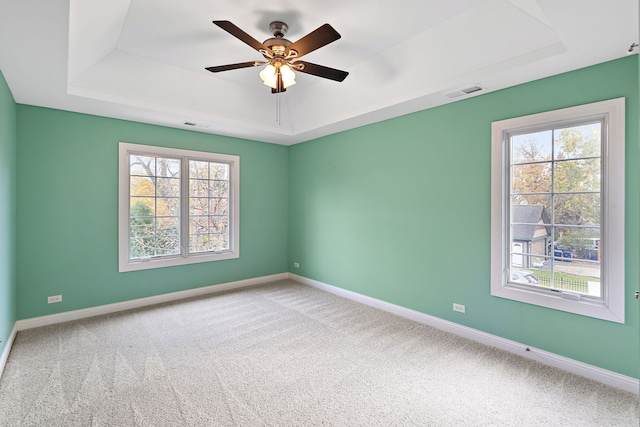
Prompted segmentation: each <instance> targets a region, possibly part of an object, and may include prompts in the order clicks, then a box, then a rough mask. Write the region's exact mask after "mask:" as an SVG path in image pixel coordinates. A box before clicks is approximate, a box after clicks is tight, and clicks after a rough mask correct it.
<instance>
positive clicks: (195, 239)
mask: <svg viewBox="0 0 640 427" xmlns="http://www.w3.org/2000/svg"><path fill="white" fill-rule="evenodd" d="M208 250H209V235H208V234H197V235H191V236H190V237H189V252H190V253H194V252H206V251H208Z"/></svg>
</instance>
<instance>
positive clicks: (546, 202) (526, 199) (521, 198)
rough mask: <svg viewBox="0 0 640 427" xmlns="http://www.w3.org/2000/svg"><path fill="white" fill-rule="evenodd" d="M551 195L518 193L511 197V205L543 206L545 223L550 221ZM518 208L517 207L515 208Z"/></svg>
mask: <svg viewBox="0 0 640 427" xmlns="http://www.w3.org/2000/svg"><path fill="white" fill-rule="evenodd" d="M551 203H552V197H551V195H549V194H518V195H515V196H513V197H511V206H512V208H511V209H512V210H513V206H520V205H532V206H533V205H541V206H543V207H544V209H545V212H544V215H545V217H546V219H545V223H551V212H552V209H551V207H552V204H551ZM516 209H519V208H516ZM541 215H542V213H541Z"/></svg>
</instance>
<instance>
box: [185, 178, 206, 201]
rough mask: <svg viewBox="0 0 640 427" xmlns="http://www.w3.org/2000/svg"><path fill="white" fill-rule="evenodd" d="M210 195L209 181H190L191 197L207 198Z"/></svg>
mask: <svg viewBox="0 0 640 427" xmlns="http://www.w3.org/2000/svg"><path fill="white" fill-rule="evenodd" d="M208 195H209V181H204V180H200V179H190V180H189V196H191V197H207V196H208Z"/></svg>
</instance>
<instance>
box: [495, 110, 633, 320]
mask: <svg viewBox="0 0 640 427" xmlns="http://www.w3.org/2000/svg"><path fill="white" fill-rule="evenodd" d="M583 119H584V120H589V119H603V120H604V124H605V125H604V128H603V129H604V131H603V134H604V133H605V132H606V136H605V138H606V139H605V146H604V147H603V150H602V153H601V161H602V171H603V173H602V184H603V185H602V205H603V208H602V209H603V211H602V220H601V230H602V242H603V253H602V255H603V256H602V259H603V262H602V264H601V265H602V270H601V277H602V280H603V284H604V286H603V299H602V302H595V301H593V300H589V299H580V300H577V301H576V300H573V299H568V298H565V297H562V296H561V295H559V294H556V293H553V294H552V293H550V292H544V291H542V290H541V291H536V290H533V289H525V288H523V287H521V286H517V284H512V283H509V280H508V279H509V277H508V275H507V271H508V265H509V264H508V260H509V258H508V257H509V242H507V238H508V227H509V222H508V220H509V217H508V213H509V211H508V203H509V200H510V199H509V196H510V194H509V193H510V192H509V188H510V182H509V179H510V177H509V172H508V169H509V149H508V144H509V139H508V135H509V134H511V133H516V132H522V131H523V130H525V131H527V130H529V129H532V130H535V129H540V128H550V127H555V126H561V125H562V124H563V123H564V122H568V121H576V120H583ZM491 138H492V142H491V147H492V148H491V150H492V153H491V295H492V296H496V297H501V298H506V299H511V300H514V301H520V302H525V303H528V304H534V305H538V306H542V307H547V308H552V309H556V310H561V311H566V312H569V313H574V314H579V315H583V316H589V317H594V318H598V319H602V320H608V321H612V322H617V323H624V322H625V310H624V299H625V298H624V294H625V272H624V268H625V260H624V255H625V250H624V244H625V242H624V229H625V222H624V221H625V213H624V209H625V175H624V164H625V147H626V140H625V98H617V99H611V100H607V101H601V102H596V103H591V104H586V105H580V106H576V107H570V108H564V109H560V110H555V111H548V112H544V113H538V114H532V115H528V116H523V117H516V118H512V119H506V120H501V121H496V122H493V123H492V124H491Z"/></svg>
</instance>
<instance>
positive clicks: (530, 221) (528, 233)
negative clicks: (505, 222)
mask: <svg viewBox="0 0 640 427" xmlns="http://www.w3.org/2000/svg"><path fill="white" fill-rule="evenodd" d="M511 215H512V222H514V223H527V224H514V225H513V240H524V241H528V242H530V241H532V240H533V236H534V235H535V232H536V228H538V226H539V225H538V223H539V222H540V221H543V222H545V223H547V224H548V223H549V216H548V215H547V211H546V209H545V208H544V206H542V205H514V206H512V208H511ZM547 234H551V233H550V232H549V229H548V228H547Z"/></svg>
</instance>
